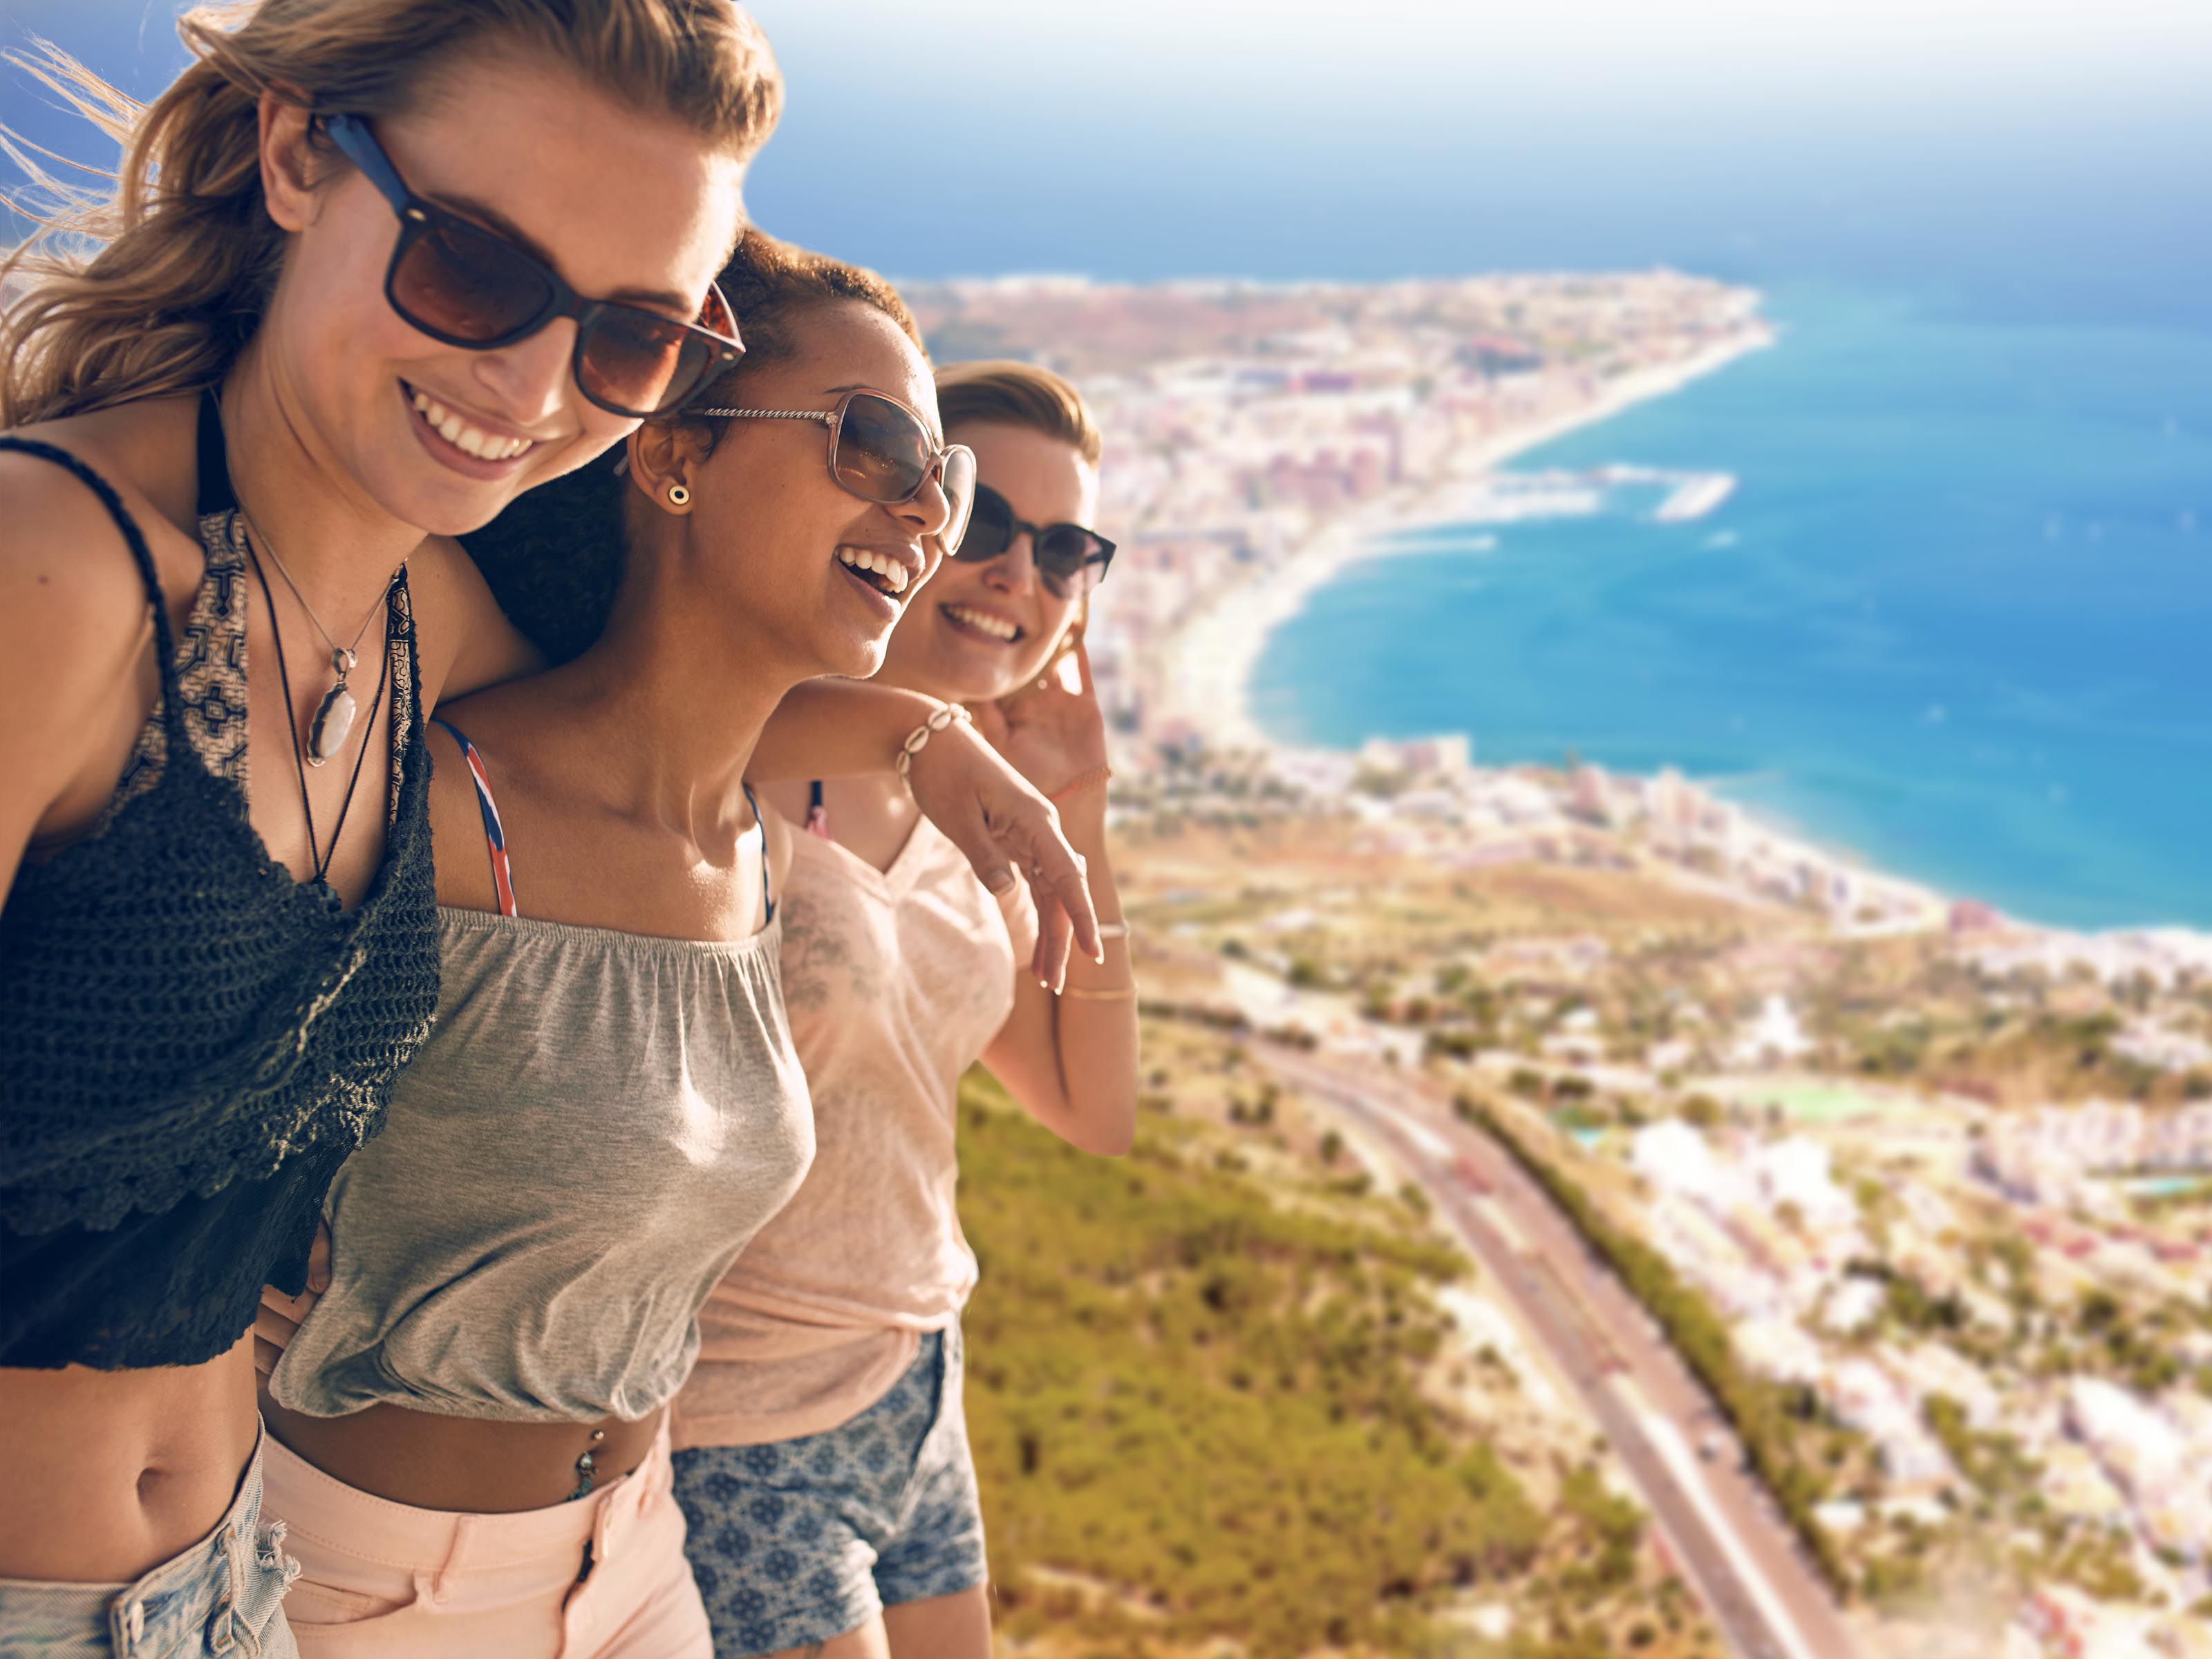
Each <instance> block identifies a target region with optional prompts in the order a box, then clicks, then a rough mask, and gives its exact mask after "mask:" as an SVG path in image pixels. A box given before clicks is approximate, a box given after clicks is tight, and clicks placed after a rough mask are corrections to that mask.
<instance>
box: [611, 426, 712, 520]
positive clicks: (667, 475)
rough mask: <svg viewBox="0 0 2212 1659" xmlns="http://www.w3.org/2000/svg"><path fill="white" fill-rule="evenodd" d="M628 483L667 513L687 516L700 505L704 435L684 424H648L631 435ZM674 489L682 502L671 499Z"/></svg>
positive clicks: (704, 456) (704, 447)
mask: <svg viewBox="0 0 2212 1659" xmlns="http://www.w3.org/2000/svg"><path fill="white" fill-rule="evenodd" d="M628 454H629V481H630V483H631V484H632V485H634V486H635V488H636V489H638V490H640V491H641V493H643V494H644V495H646V496H647V498H648V499H649V500H650V501H652V502H653V505H654V506H655V507H659V509H660V510H661V511H662V512H664V513H674V514H676V515H677V516H678V517H679V518H682V517H685V516H688V515H689V514H690V511H691V509H692V508H693V507H696V506H697V505H698V497H699V472H700V468H701V464H702V462H704V461H705V460H706V459H707V447H706V443H705V441H704V437H703V435H702V433H701V432H700V430H699V428H697V427H696V426H693V425H690V424H688V423H686V422H682V421H647V422H645V423H644V424H643V425H641V426H640V427H639V428H637V430H636V431H635V432H633V433H631V434H630V435H629V441H628ZM671 489H672V490H674V491H675V492H676V494H677V495H678V496H679V497H680V499H674V500H671V495H670V492H671Z"/></svg>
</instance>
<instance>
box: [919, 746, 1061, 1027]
mask: <svg viewBox="0 0 2212 1659" xmlns="http://www.w3.org/2000/svg"><path fill="white" fill-rule="evenodd" d="M907 782H908V785H909V786H910V787H912V789H913V790H914V800H915V805H917V806H919V807H920V808H921V810H922V812H923V814H924V816H926V817H927V818H928V819H929V821H930V822H931V823H933V824H935V825H936V826H937V827H938V828H939V829H940V830H942V831H944V833H945V838H946V839H947V840H949V841H950V842H951V843H952V844H953V845H954V846H955V847H957V848H959V849H960V850H961V852H963V854H966V855H967V859H968V862H969V864H971V865H973V866H975V875H976V878H977V879H979V880H980V881H981V882H982V884H983V885H984V886H986V887H987V888H989V889H990V890H992V891H993V892H994V893H996V894H999V895H1000V896H1004V895H1006V893H1008V892H1011V891H1012V889H1013V883H1014V879H1015V871H1016V870H1017V869H1018V870H1019V872H1021V876H1022V878H1024V879H1025V880H1027V881H1028V883H1029V884H1030V899H1031V900H1032V901H1033V902H1035V903H1036V917H1037V943H1036V951H1035V952H1034V953H1033V954H1032V955H1031V956H1030V972H1031V973H1033V974H1034V975H1036V978H1037V981H1038V982H1039V983H1040V984H1042V985H1044V986H1047V987H1049V988H1050V989H1052V990H1054V991H1055V992H1057V991H1058V990H1059V989H1060V987H1061V986H1062V985H1063V984H1064V983H1066V977H1067V953H1068V949H1069V946H1070V944H1071V942H1072V943H1073V945H1074V947H1075V948H1077V949H1079V950H1080V951H1083V952H1084V953H1085V955H1086V956H1089V957H1091V959H1092V960H1093V961H1103V960H1104V958H1105V950H1104V947H1103V945H1100V944H1099V942H1098V917H1097V913H1096V912H1095V911H1094V910H1093V909H1092V908H1091V885H1090V883H1089V881H1088V880H1087V879H1086V878H1085V875H1084V868H1083V860H1082V859H1081V858H1080V857H1079V856H1078V855H1077V854H1076V851H1075V849H1074V848H1072V847H1070V846H1069V845H1068V844H1067V838H1066V836H1063V835H1061V834H1060V814H1059V813H1058V812H1057V811H1054V808H1053V805H1052V803H1051V802H1050V801H1048V800H1047V799H1045V798H1044V797H1043V796H1042V795H1041V794H1039V793H1037V791H1036V789H1035V788H1034V787H1032V786H1031V785H1030V784H1029V783H1028V782H1026V781H1024V779H1023V777H1022V775H1021V774H1020V773H1018V771H1016V770H1015V769H1014V768H1013V767H1012V766H1011V765H1009V764H1008V763H1006V761H1005V760H1004V759H1003V758H1001V757H1000V754H999V752H998V750H995V749H994V748H993V747H992V746H991V744H989V743H988V742H987V741H986V740H985V739H984V738H982V737H981V736H980V735H978V733H977V732H975V729H974V727H972V726H969V725H968V724H967V723H966V722H965V721H961V720H956V721H954V722H953V723H952V724H951V726H946V727H945V730H943V731H942V732H938V733H937V734H936V735H935V736H933V738H930V740H929V741H928V742H927V744H923V745H922V748H921V752H920V753H918V754H917V755H915V757H914V761H913V767H912V769H911V770H910V771H909V772H908V775H907Z"/></svg>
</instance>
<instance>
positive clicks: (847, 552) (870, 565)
mask: <svg viewBox="0 0 2212 1659" xmlns="http://www.w3.org/2000/svg"><path fill="white" fill-rule="evenodd" d="M837 562H839V563H840V564H845V565H850V566H851V567H852V568H854V569H855V570H866V571H872V572H873V573H874V574H876V575H878V576H881V577H882V578H883V579H884V586H887V587H889V588H890V591H891V592H894V593H903V592H906V585H907V580H908V579H907V574H906V567H905V566H904V565H902V564H901V563H900V562H898V561H897V560H896V559H894V558H892V557H891V556H890V555H888V554H884V553H876V552H872V551H870V550H868V549H866V548H865V547H841V548H839V549H838V550H837Z"/></svg>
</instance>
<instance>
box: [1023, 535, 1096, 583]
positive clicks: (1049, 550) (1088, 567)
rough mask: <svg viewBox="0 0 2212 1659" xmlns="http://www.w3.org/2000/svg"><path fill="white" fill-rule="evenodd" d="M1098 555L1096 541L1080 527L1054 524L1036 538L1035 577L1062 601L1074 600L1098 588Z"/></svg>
mask: <svg viewBox="0 0 2212 1659" xmlns="http://www.w3.org/2000/svg"><path fill="white" fill-rule="evenodd" d="M1097 552H1098V538H1097V537H1096V536H1094V535H1092V534H1091V532H1089V531H1087V530H1085V529H1084V528H1083V527H1082V526H1079V525H1072V524H1056V525H1053V526H1049V527H1048V528H1047V529H1046V531H1045V532H1044V533H1043V534H1042V535H1041V536H1040V537H1038V538H1037V544H1036V567H1037V574H1038V575H1039V576H1041V577H1042V578H1043V580H1044V585H1045V586H1047V587H1048V588H1050V589H1051V590H1052V591H1053V592H1054V593H1056V594H1058V595H1059V596H1060V598H1061V599H1073V598H1075V597H1077V596H1078V595H1080V594H1083V593H1087V592H1090V591H1091V589H1092V588H1093V587H1096V586H1097V585H1098V574H1099V569H1098V567H1097V565H1096V564H1094V563H1092V562H1091V561H1092V559H1093V557H1094V556H1096V555H1097Z"/></svg>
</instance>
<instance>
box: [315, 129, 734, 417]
mask: <svg viewBox="0 0 2212 1659" xmlns="http://www.w3.org/2000/svg"><path fill="white" fill-rule="evenodd" d="M319 120H320V122H321V125H322V129H323V131H325V132H326V133H328V134H329V135H330V139H331V143H334V144H336V145H337V147H338V149H339V151H340V152H341V153H342V154H343V155H344V156H345V158H346V159H347V160H348V161H351V162H352V163H353V164H354V165H355V166H356V167H359V168H360V169H361V171H362V176H363V177H365V178H366V179H368V181H369V183H371V184H372V185H375V186H376V188H377V191H378V192H379V193H380V195H381V196H382V197H384V199H385V200H386V201H387V202H389V203H391V204H392V211H393V212H394V213H396V214H398V216H399V240H398V243H397V244H395V245H394V246H393V247H392V265H391V269H389V270H386V272H385V275H384V297H385V298H386V299H387V300H389V301H391V302H392V309H393V310H394V311H396V312H398V313H399V314H400V316H401V317H402V318H403V319H405V320H406V322H407V323H408V324H409V325H410V326H411V327H414V328H417V329H420V330H421V331H422V332H423V333H425V334H427V335H428V336H429V337H431V338H432V339H434V340H437V341H441V342H442V343H445V344H447V345H450V346H460V347H462V348H464V349H467V350H470V351H494V350H496V349H499V348H500V347H501V346H507V345H513V343H515V342H516V341H517V340H520V339H524V338H526V337H528V336H530V335H532V334H534V333H536V332H537V331H538V330H539V329H541V328H544V326H545V325H547V324H548V323H550V322H552V321H554V320H555V319H556V318H562V317H573V318H574V319H575V322H576V351H575V356H574V360H573V362H571V364H570V368H572V370H573V371H574V374H575V376H576V385H577V386H578V387H579V388H580V390H581V391H582V392H583V394H584V395H585V396H586V398H590V399H591V400H592V402H593V403H595V404H598V405H599V407H600V408H601V409H604V410H607V411H608V412H609V413H610V414H613V415H623V416H630V417H632V418H640V419H641V418H643V417H645V416H653V415H665V414H666V413H667V412H668V411H669V410H671V409H674V408H675V407H676V406H677V405H678V404H680V403H682V402H683V401H684V399H685V398H688V397H690V395H691V394H692V393H693V392H696V391H697V390H698V389H699V386H700V385H701V383H702V381H704V380H706V379H707V377H708V375H709V374H719V373H720V372H721V371H722V370H723V369H726V368H728V367H729V366H730V365H731V364H732V363H734V362H737V361H738V357H739V356H742V355H743V354H744V349H745V348H744V342H742V341H741V340H739V339H738V325H737V320H736V319H735V318H733V317H732V315H731V314H730V307H729V304H728V302H727V301H725V300H724V299H723V298H722V291H721V289H719V288H716V287H714V285H713V284H711V283H709V284H708V289H707V302H706V304H705V305H704V306H703V307H701V309H700V313H699V320H698V321H697V322H696V324H695V323H679V322H678V321H676V320H675V319H673V318H671V317H667V316H664V315H662V314H661V313H659V312H657V311H647V309H646V308H645V307H642V306H632V305H624V304H623V303H621V302H620V301H614V300H587V299H586V298H585V297H584V296H583V295H580V294H579V293H577V292H576V290H575V289H573V288H570V287H569V286H568V283H565V282H563V281H562V278H561V276H560V273H559V272H557V271H556V270H553V269H552V268H551V267H550V266H549V265H547V264H546V263H545V262H544V260H542V259H540V258H538V257H537V256H536V255H534V254H532V253H528V252H525V251H524V250H523V249H521V248H519V247H517V246H515V245H514V244H513V242H510V241H508V240H507V239H506V238H505V237H503V236H500V235H496V234H494V233H493V232H491V231H489V230H486V229H485V228H483V226H481V225H478V224H474V223H471V222H470V221H469V220H466V219H464V218H463V217H462V216H460V215H459V214H458V213H454V212H453V211H451V210H448V209H446V208H441V207H440V206H439V205H438V204H436V203H435V202H431V201H426V200H425V199H423V198H422V197H420V196H417V195H416V193H415V192H414V191H411V190H410V189H409V188H408V187H407V181H406V180H405V179H402V178H401V177H400V176H399V169H398V168H397V167H394V166H392V158H391V157H390V156H388V155H386V154H385V153H384V146H383V145H381V144H380V143H377V142H376V135H375V134H374V133H373V132H371V131H369V129H368V122H366V121H364V120H363V119H362V118H361V117H359V116H357V115H326V116H322V117H320V118H319Z"/></svg>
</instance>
